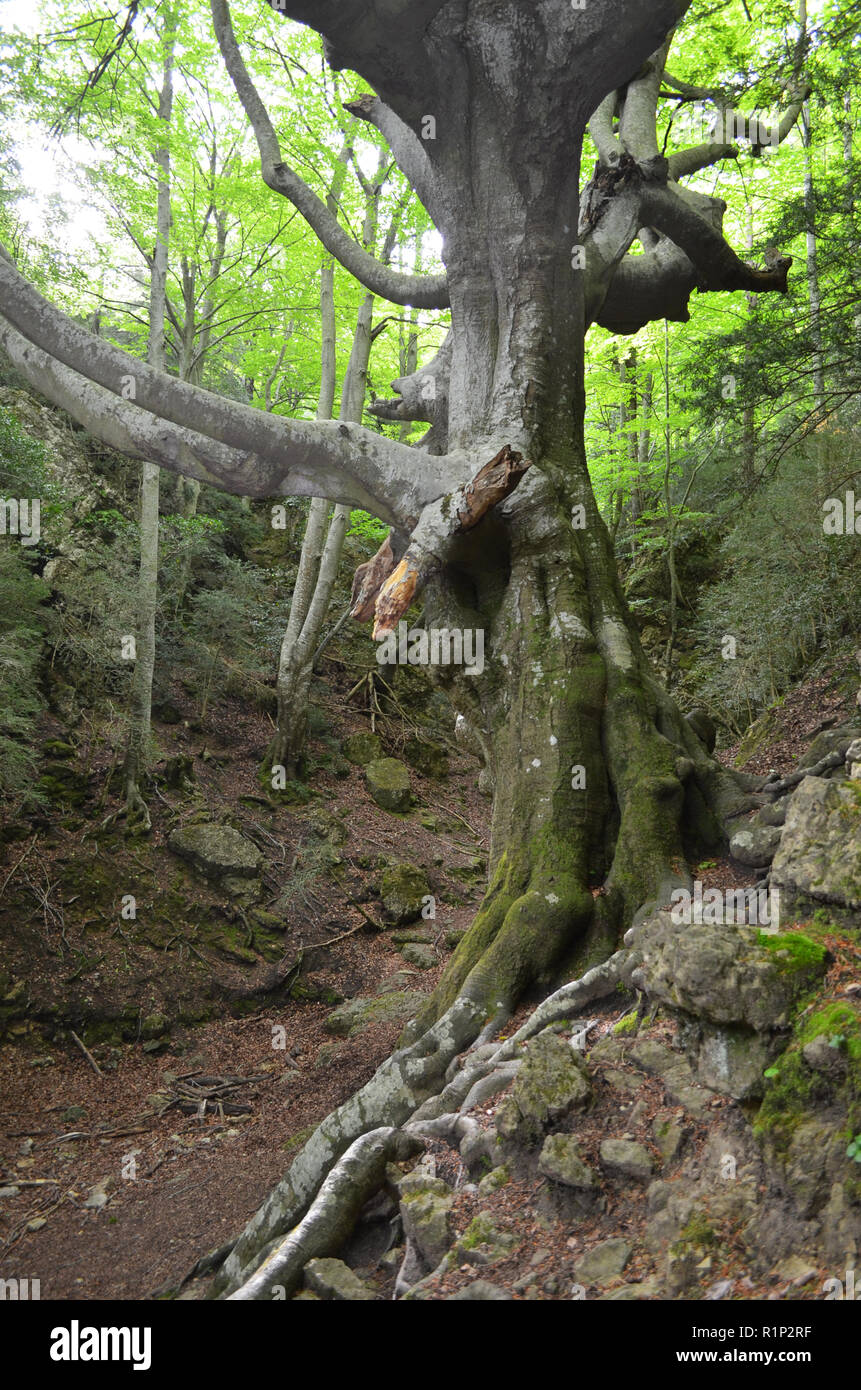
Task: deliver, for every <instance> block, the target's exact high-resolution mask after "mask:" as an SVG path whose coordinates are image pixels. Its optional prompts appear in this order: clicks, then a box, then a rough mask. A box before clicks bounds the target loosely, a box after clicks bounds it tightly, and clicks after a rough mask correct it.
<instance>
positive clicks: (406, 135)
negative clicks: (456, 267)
mask: <svg viewBox="0 0 861 1390" xmlns="http://www.w3.org/2000/svg"><path fill="white" fill-rule="evenodd" d="M343 106H344V110H345V111H349V112H350V114H351V115H352V116H357V117H358V118H359V120H361V121H367V122H368V124H369V125H372V126H374V127H375V129H376V130H378V131H379V132H380V134H381V135H382V137H383V139H384V140H385V141H386V143H387V144H388V147H389V149H390V150H391V152H392V154H393V155H394V157H395V162H396V164H397V166H398V168H399V169H400V171H401V173H402V174H403V175H404V178H406V179H407V180H408V182H409V183H410V184H411V185H412V187H413V188H414V189H415V191H416V193H417V194H418V196H419V198H421V200H422V202H423V203H424V205H425V207H426V208H427V209H428V211H429V212H432V210H433V209H432V204H433V201H434V173H433V169H432V167H431V163H430V160H429V159H428V156H427V150H426V149H425V147H424V145H423V144H422V142H421V140H419V138H418V136H417V135H416V134H415V132H414V131H413V130H411V129H410V127H409V126H408V125H407V124H406V123H405V122H404V121H402V120H401V118H400V116H398V115H397V114H396V112H394V111H393V110H392V108H391V107H390V106H387V105H386V103H385V102H384V101H381V100H380V98H379V97H378V96H375V94H374V93H373V92H363V93H362V95H361V96H359V97H355V98H354V99H353V100H352V101H345V102H344V103H343Z"/></svg>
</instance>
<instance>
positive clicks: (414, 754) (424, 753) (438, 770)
mask: <svg viewBox="0 0 861 1390" xmlns="http://www.w3.org/2000/svg"><path fill="white" fill-rule="evenodd" d="M404 758H405V759H406V761H407V762H408V763H409V765H410V767H413V768H415V770H416V772H420V773H421V774H422V776H423V777H433V778H436V779H441V778H443V777H447V776H448V754H447V753H446V751H445V749H444V748H441V747H440V745H439V744H438V743H431V742H430V741H429V740H428V739H424V738H415V737H413V738H408V739H407V741H406V743H405V744H404Z"/></svg>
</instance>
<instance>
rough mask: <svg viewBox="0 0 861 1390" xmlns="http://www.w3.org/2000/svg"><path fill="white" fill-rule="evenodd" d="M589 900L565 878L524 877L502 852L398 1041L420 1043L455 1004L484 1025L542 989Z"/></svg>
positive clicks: (582, 922)
mask: <svg viewBox="0 0 861 1390" xmlns="http://www.w3.org/2000/svg"><path fill="white" fill-rule="evenodd" d="M592 912H593V899H592V895H591V893H590V892H589V891H588V890H587V889H586V888H585V887H584V886H583V885H582V883H580V882H578V880H577V879H576V878H575V877H574V876H573V875H572V874H570V873H564V872H560V871H559V869H558V868H557V869H556V871H555V872H552V873H549V872H547V871H546V870H544V871H537V872H535V873H533V874H532V875H528V874H527V872H525V871H524V866H523V860H522V858H521V857H520V856H519V855H517V854H514V853H513V852H506V853H505V854H504V855H503V856H502V858H501V860H500V862H499V864H498V865H497V868H496V872H495V874H494V876H493V880H492V882H491V884H490V887H489V889H488V892H487V895H486V897H485V899H484V902H483V903H482V906H481V907H480V908H479V911H478V914H477V915H476V918H475V921H474V922H473V924H472V926H471V927H470V929H469V931H468V932H467V934H466V936H465V937H464V938H463V940H462V941H461V942H460V944H459V946H458V948H457V950H456V951H455V953H454V955H453V956H452V958H451V960H450V962H449V964H448V968H447V970H446V971H445V974H444V975H443V977H442V979H441V980H440V983H439V985H438V986H437V989H436V991H435V992H434V994H433V995H432V996H431V998H430V1000H429V1001H428V1003H427V1005H426V1006H425V1008H424V1010H423V1011H422V1013H421V1014H419V1016H418V1018H417V1019H416V1020H415V1022H414V1023H413V1024H412V1025H410V1029H409V1030H407V1032H406V1033H405V1037H407V1038H409V1037H416V1036H420V1034H421V1032H422V1031H423V1029H425V1028H428V1027H430V1026H431V1025H432V1024H433V1023H434V1022H435V1020H436V1019H437V1018H439V1017H441V1016H442V1015H443V1014H444V1013H445V1011H446V1009H448V1008H450V1007H451V1005H452V1003H453V1002H454V1000H455V999H457V998H458V997H461V998H466V999H470V1000H472V1002H473V1003H474V1004H476V1005H477V1006H478V1007H479V1008H480V1009H481V1011H482V1013H483V1014H484V1016H485V1018H486V1019H489V1020H490V1021H491V1022H493V1020H495V1019H500V1018H504V1017H505V1016H507V1014H508V1012H509V1011H510V1010H511V1009H512V1008H513V1007H514V1006H515V1004H516V1003H517V1001H518V999H519V998H520V997H521V995H522V994H523V992H524V991H525V990H526V989H528V988H529V987H530V986H531V985H534V984H539V983H549V981H550V979H551V978H552V974H553V967H554V966H555V965H556V963H557V962H558V960H559V958H560V956H562V955H563V954H564V952H565V951H566V950H567V949H570V946H571V943H572V941H574V940H576V939H577V938H578V937H581V936H582V935H583V933H585V931H586V930H587V928H588V926H589V923H590V921H591V918H592Z"/></svg>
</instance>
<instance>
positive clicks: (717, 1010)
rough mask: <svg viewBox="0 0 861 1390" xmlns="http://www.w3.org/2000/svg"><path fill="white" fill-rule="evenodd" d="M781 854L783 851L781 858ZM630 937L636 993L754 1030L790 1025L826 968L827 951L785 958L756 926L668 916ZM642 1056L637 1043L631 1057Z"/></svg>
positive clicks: (776, 943)
mask: <svg viewBox="0 0 861 1390" xmlns="http://www.w3.org/2000/svg"><path fill="white" fill-rule="evenodd" d="M802 785H804V784H802ZM824 785H826V786H828V785H830V784H827V783H826V784H824ZM833 790H838V789H837V788H834V789H833ZM859 825H861V815H860V816H859ZM788 827H789V818H787V828H788ZM785 834H786V831H784V835H785ZM783 852H784V851H783V845H782V846H781V850H780V854H779V855H778V859H779V858H780V857H781V856H782V855H783ZM777 862H778V861H777V860H775V864H777ZM773 879H774V871H772V880H773ZM631 937H634V945H635V950H636V953H637V954H638V955H639V957H640V964H639V965H637V966H636V968H635V969H634V970H633V971H632V972H631V983H632V984H634V985H635V986H636V988H638V989H642V990H645V991H646V993H647V994H648V995H649V996H650V998H652V999H658V1000H660V1001H661V1003H663V1004H667V1005H669V1006H670V1007H671V1008H673V1009H683V1010H684V1011H685V1012H686V1013H689V1014H692V1015H694V1016H695V1017H697V1018H700V1019H703V1020H705V1021H706V1022H709V1023H717V1024H738V1025H741V1026H744V1027H746V1028H751V1029H754V1030H755V1031H757V1032H760V1031H762V1032H767V1031H769V1030H772V1029H777V1028H783V1027H786V1026H787V1024H788V1023H789V1022H790V1019H791V1017H792V1014H793V1006H794V1004H795V1002H796V1001H797V999H798V998H799V997H800V995H801V994H804V993H807V992H808V991H809V990H810V988H811V987H812V986H813V985H815V984H816V983H817V982H818V980H819V979H820V978H821V977H822V975H823V973H824V970H825V961H824V954H825V953H824V952H822V953H821V954H817V955H816V956H815V957H812V958H809V959H802V960H801V961H798V962H793V961H792V960H788V959H786V958H784V957H782V956H781V955H780V949H779V941H778V939H776V938H775V939H774V940H773V941H772V942H770V943H769V947H766V946H765V945H763V944H761V943H760V940H759V932H758V930H757V929H756V928H754V927H749V926H735V925H730V924H726V923H717V924H715V923H711V922H690V923H684V922H680V923H676V922H673V920H672V918H671V916H670V914H669V913H668V912H660V913H656V914H655V915H654V916H653V917H652V918H650V919H648V921H647V922H644V923H643V924H641V926H640V927H638V928H636V929H635V932H631V931H629V932H628V933H626V941H627V940H628V939H629V938H631ZM638 1051H639V1047H638V1044H633V1045H632V1052H635V1053H636V1052H638Z"/></svg>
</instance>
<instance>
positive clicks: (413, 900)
mask: <svg viewBox="0 0 861 1390" xmlns="http://www.w3.org/2000/svg"><path fill="white" fill-rule="evenodd" d="M428 896H430V884H429V883H428V879H427V874H426V873H425V871H424V869H420V868H419V867H418V866H417V865H415V864H408V863H402V864H390V865H389V866H388V868H387V869H386V870H385V871H384V873H383V877H382V880H381V882H380V900H381V903H382V907H383V917H384V918H385V920H386V921H387V922H390V923H391V924H392V925H393V926H396V927H400V926H403V925H404V923H406V922H415V921H417V920H418V919H419V918H420V917H421V913H422V907H423V906H424V899H425V898H426V897H428Z"/></svg>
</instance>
